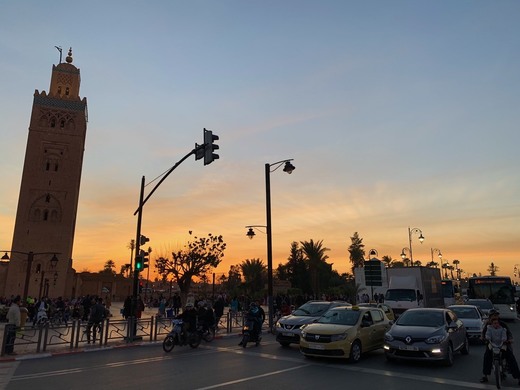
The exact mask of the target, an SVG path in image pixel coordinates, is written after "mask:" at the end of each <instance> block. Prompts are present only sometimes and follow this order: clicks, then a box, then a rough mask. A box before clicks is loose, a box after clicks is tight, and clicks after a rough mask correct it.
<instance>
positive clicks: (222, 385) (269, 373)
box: [196, 364, 309, 390]
mask: <svg viewBox="0 0 520 390" xmlns="http://www.w3.org/2000/svg"><path fill="white" fill-rule="evenodd" d="M308 366H309V364H304V365H301V366H297V367H291V368H286V369H285V370H278V371H271V372H268V373H265V374H260V375H255V376H249V377H247V378H242V379H236V380H234V381H229V382H223V383H218V384H216V385H212V386H207V387H199V388H198V389H196V390H209V389H216V388H218V387H224V386H229V385H235V384H237V383H242V382H247V381H252V380H255V379H258V378H265V377H268V376H272V375H278V374H282V373H284V372H288V371H294V370H299V369H300V368H305V367H308Z"/></svg>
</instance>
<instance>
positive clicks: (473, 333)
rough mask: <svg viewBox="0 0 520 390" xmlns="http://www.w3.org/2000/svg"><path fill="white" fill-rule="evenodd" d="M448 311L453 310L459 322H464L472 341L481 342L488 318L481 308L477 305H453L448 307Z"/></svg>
mask: <svg viewBox="0 0 520 390" xmlns="http://www.w3.org/2000/svg"><path fill="white" fill-rule="evenodd" d="M448 309H450V310H453V312H454V313H455V314H456V315H457V317H458V318H459V320H461V321H462V323H463V324H464V327H465V328H466V333H467V335H468V338H469V339H470V340H475V341H479V340H481V338H482V330H483V329H484V324H485V321H486V318H487V317H486V316H485V315H484V313H482V311H481V310H480V308H479V307H477V306H475V305H451V306H448Z"/></svg>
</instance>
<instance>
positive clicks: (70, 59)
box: [65, 47, 72, 64]
mask: <svg viewBox="0 0 520 390" xmlns="http://www.w3.org/2000/svg"><path fill="white" fill-rule="evenodd" d="M65 61H67V64H71V63H72V47H71V48H70V49H69V54H68V55H67V58H65Z"/></svg>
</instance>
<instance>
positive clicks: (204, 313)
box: [198, 301, 215, 331]
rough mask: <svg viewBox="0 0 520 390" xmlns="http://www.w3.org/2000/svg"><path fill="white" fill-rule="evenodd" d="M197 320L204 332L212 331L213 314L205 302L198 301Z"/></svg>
mask: <svg viewBox="0 0 520 390" xmlns="http://www.w3.org/2000/svg"><path fill="white" fill-rule="evenodd" d="M198 306H199V312H198V320H199V324H200V325H201V326H202V329H203V330H204V331H213V329H214V328H215V313H214V311H213V308H212V307H211V305H210V304H208V302H206V301H199V303H198Z"/></svg>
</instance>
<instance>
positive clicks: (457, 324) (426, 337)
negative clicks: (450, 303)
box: [384, 308, 469, 366]
mask: <svg viewBox="0 0 520 390" xmlns="http://www.w3.org/2000/svg"><path fill="white" fill-rule="evenodd" d="M384 350H385V355H386V358H387V359H388V360H419V361H420V360H424V361H442V362H444V363H445V364H446V365H448V366H451V365H453V362H454V357H453V355H454V353H455V352H461V353H462V354H463V355H467V354H468V353H469V342H468V337H467V335H466V328H465V327H464V324H463V323H462V321H461V320H459V319H458V318H457V315H456V314H455V313H454V312H453V311H451V310H449V309H425V308H417V309H408V310H406V311H405V312H404V313H403V314H401V316H400V317H399V318H398V319H397V321H396V322H395V323H394V325H392V327H391V328H390V330H389V331H388V332H387V333H386V335H385V345H384Z"/></svg>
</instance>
